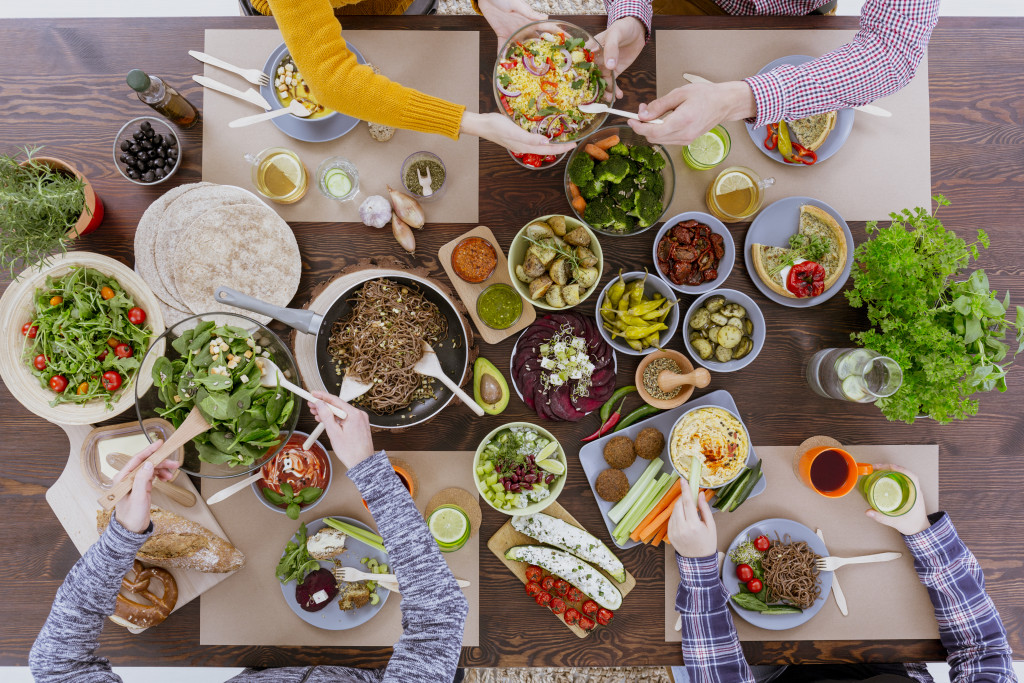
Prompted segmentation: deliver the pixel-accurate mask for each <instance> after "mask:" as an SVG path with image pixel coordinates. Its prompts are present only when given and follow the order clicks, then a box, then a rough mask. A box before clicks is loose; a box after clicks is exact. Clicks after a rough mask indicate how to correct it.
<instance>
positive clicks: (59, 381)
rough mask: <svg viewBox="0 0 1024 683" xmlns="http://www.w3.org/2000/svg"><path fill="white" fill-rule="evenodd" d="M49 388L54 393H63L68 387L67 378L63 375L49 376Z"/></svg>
mask: <svg viewBox="0 0 1024 683" xmlns="http://www.w3.org/2000/svg"><path fill="white" fill-rule="evenodd" d="M50 388H51V389H52V390H53V391H54V393H58V394H60V393H63V392H64V390H65V389H67V388H68V378H67V377H65V376H64V375H54V376H53V377H51V378H50Z"/></svg>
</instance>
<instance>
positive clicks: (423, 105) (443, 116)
mask: <svg viewBox="0 0 1024 683" xmlns="http://www.w3.org/2000/svg"><path fill="white" fill-rule="evenodd" d="M270 9H271V10H272V11H273V13H274V18H275V19H277V25H278V28H280V29H281V34H282V35H283V36H284V42H285V43H286V44H287V45H288V50H289V52H290V53H291V56H292V59H293V60H295V65H296V66H297V67H298V69H299V71H300V72H301V73H302V77H303V78H304V79H305V80H306V83H307V84H308V85H309V88H310V90H312V91H313V94H314V95H316V98H317V100H318V101H319V102H320V103H321V104H323V105H324V106H325V107H328V108H330V109H333V110H335V111H338V112H341V113H343V114H348V115H349V116H354V117H356V118H359V119H362V120H364V121H369V122H371V123H379V124H383V125H385V126H392V127H394V128H405V129H408V130H415V131H420V132H422V133H437V134H439V135H446V136H448V137H450V138H454V139H458V137H459V127H460V126H461V124H462V114H463V112H464V111H465V110H466V107H465V106H463V105H459V104H453V103H451V102H447V101H445V100H442V99H440V98H437V97H432V96H431V95H426V94H424V93H421V92H419V91H418V90H414V89H413V88H407V87H405V86H403V85H401V84H399V83H395V82H394V81H392V80H390V79H388V78H386V77H384V76H378V75H376V74H374V73H373V70H372V69H371V68H370V67H368V66H366V65H363V64H359V63H358V62H357V61H356V56H355V55H354V54H353V53H352V52H350V51H349V49H348V47H347V46H346V45H345V39H344V38H342V36H341V24H340V23H339V22H338V19H337V18H336V17H335V16H334V10H333V9H332V8H331V3H330V0H270Z"/></svg>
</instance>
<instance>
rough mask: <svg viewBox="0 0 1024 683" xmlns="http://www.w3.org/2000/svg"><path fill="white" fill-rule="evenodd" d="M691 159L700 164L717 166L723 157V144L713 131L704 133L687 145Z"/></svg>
mask: <svg viewBox="0 0 1024 683" xmlns="http://www.w3.org/2000/svg"><path fill="white" fill-rule="evenodd" d="M686 149H687V150H689V152H690V156H691V157H693V160H694V161H696V162H697V163H698V164H700V165H702V166H717V165H718V164H720V163H722V160H724V159H725V144H724V143H723V142H722V138H720V137H718V136H717V135H715V134H714V133H710V132H709V133H704V135H701V136H700V137H699V138H697V139H696V140H694V141H693V142H691V143H690V144H689V145H688V146H687V147H686Z"/></svg>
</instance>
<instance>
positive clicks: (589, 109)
mask: <svg viewBox="0 0 1024 683" xmlns="http://www.w3.org/2000/svg"><path fill="white" fill-rule="evenodd" d="M579 110H580V111H581V112H583V113H584V114H606V113H607V114H616V115H618V116H624V117H625V118H627V119H633V120H634V121H640V116H639V114H634V113H633V112H631V111H623V110H622V109H613V108H612V107H609V106H608V105H607V104H601V103H600V102H592V103H590V104H581V105H580V106H579ZM640 123H665V122H664V121H662V120H661V119H652V120H651V121H640Z"/></svg>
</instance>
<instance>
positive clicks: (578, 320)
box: [510, 311, 618, 422]
mask: <svg viewBox="0 0 1024 683" xmlns="http://www.w3.org/2000/svg"><path fill="white" fill-rule="evenodd" d="M558 344H561V345H562V346H561V347H560V352H561V353H563V355H568V356H570V357H571V358H572V359H570V360H568V361H564V360H563V361H559V360H557V359H556V358H555V356H556V355H557V353H558V352H556V351H555V347H556V345H558ZM545 349H546V350H547V353H545V352H544V351H545ZM584 357H585V358H586V359H587V360H588V361H589V363H590V364H592V366H593V367H592V368H586V371H585V372H584V373H583V375H584V377H583V378H574V377H573V376H572V375H574V374H580V373H579V372H572V370H573V369H574V366H578V365H579V363H580V362H581V361H582V359H583V358H584ZM545 358H547V360H545ZM542 361H544V362H543V363H542ZM544 366H548V367H544ZM510 369H511V375H512V387H513V388H514V389H515V390H516V394H517V395H518V396H519V398H521V399H522V400H523V402H524V403H526V405H528V406H529V407H530V408H533V410H535V411H536V412H537V415H538V416H539V417H540V418H541V419H543V420H552V421H563V422H576V421H577V420H582V419H583V418H584V417H585V416H586V415H588V414H589V413H592V412H593V411H595V410H597V409H598V408H600V407H601V405H602V404H603V403H604V402H605V401H607V400H608V397H609V396H611V395H612V392H613V391H615V374H616V371H617V370H618V365H617V361H616V357H615V350H614V349H613V348H612V347H611V346H610V345H609V344H608V343H607V342H606V341H605V340H604V338H603V337H602V336H601V333H600V332H599V331H598V329H597V324H596V323H595V322H594V320H593V318H591V317H589V316H584V315H581V314H579V313H576V312H574V311H568V312H565V313H549V314H548V315H545V316H544V317H542V318H538V319H537V320H536V322H534V323H533V324H532V325H530V327H528V328H526V330H524V331H523V333H522V334H521V335H520V336H519V339H518V340H516V345H515V347H514V348H513V349H512V362H511V366H510ZM576 369H578V368H576ZM567 370H568V372H564V371H567ZM560 371H563V372H562V375H564V376H563V377H559V372H560ZM585 378H589V381H590V386H588V387H584V386H581V385H584V384H585ZM559 381H561V383H559Z"/></svg>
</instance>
